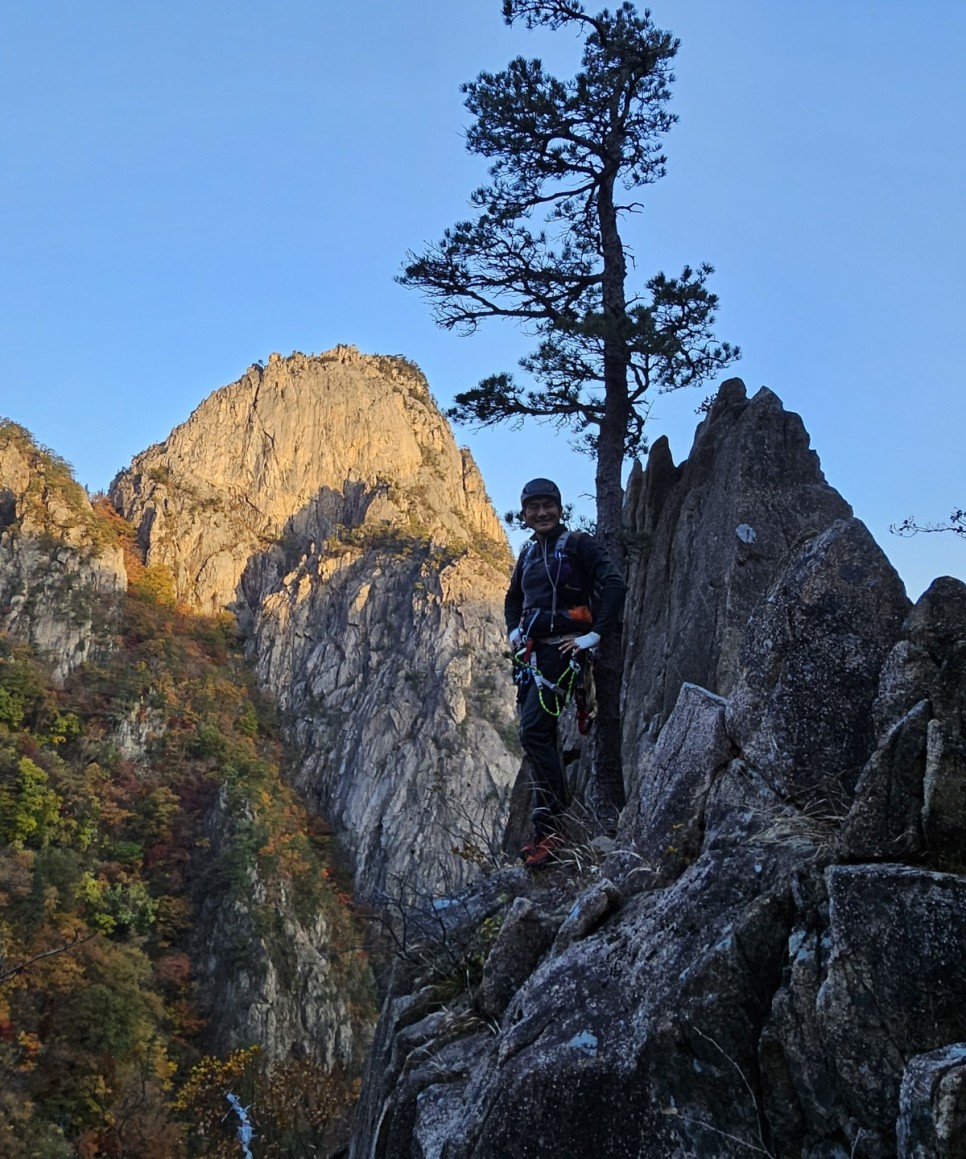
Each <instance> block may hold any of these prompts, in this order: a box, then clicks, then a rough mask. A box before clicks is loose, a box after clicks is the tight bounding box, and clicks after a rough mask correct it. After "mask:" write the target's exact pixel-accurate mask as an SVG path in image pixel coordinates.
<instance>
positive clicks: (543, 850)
mask: <svg viewBox="0 0 966 1159" xmlns="http://www.w3.org/2000/svg"><path fill="white" fill-rule="evenodd" d="M563 843H564V839H563V837H561V836H560V834H559V833H547V834H546V835H545V836H543V837H541V838H540V840H539V841H538V842H537V843H536V845H534V847H533V849H532V850H531V851H530V853H528V854H527V856H526V857H525V858H524V859H523V864H524V865H526V866H527V868H529V869H536V868H538V867H539V866H541V865H547V864H548V863H549V862H551V861H553V860H554V854H555V853H556V851H557V850H558V849H559V848H560V846H561V845H563Z"/></svg>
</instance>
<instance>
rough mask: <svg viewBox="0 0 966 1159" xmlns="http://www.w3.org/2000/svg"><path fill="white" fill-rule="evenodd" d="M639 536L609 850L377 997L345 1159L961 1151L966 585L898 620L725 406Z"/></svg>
mask: <svg viewBox="0 0 966 1159" xmlns="http://www.w3.org/2000/svg"><path fill="white" fill-rule="evenodd" d="M627 511H628V516H629V520H630V526H631V530H632V547H634V548H635V550H636V552H637V554H636V556H635V559H634V562H633V564H632V569H631V592H632V594H631V597H630V600H629V605H628V609H627V616H626V625H627V639H626V645H627V669H626V682H625V687H624V713H625V739H626V745H625V767H626V768H628V769H629V770H630V779H631V784H630V786H629V790H630V791H629V803H628V807H627V809H626V810H625V812H624V814H623V816H622V818H621V824H620V829H619V832H618V838H617V842H616V845H615V848H614V849H613V850H612V851H611V852H610V853H609V854H608V855H607V856H606V857H605V858H604V859H603V860H601V859H600V858H598V859H597V860H596V861H595V860H594V859H593V856H592V851H591V850H589V849H586V848H578V849H575V850H574V851H573V852H572V853H570V854H569V855H565V856H566V860H565V862H564V863H563V864H562V865H561V866H559V867H556V868H553V869H550V870H548V871H546V872H545V873H543V874H542V875H531V876H530V877H529V878H528V877H526V875H525V874H524V873H523V871H521V870H505V871H502V872H501V873H498V874H496V875H494V877H493V878H491V880H490V882H489V884H488V886H487V890H486V891H485V892H483V893H468V894H467V895H465V897H464V898H463V910H462V917H461V919H460V920H455V921H454V924H453V925H452V926H451V927H448V928H447V929H446V930H445V931H444V932H443V933H442V935H441V937H440V938H439V939H438V941H437V943H436V945H437V949H438V950H439V951H440V952H441V951H442V950H444V949H446V948H447V947H448V948H449V949H450V950H452V949H453V948H454V947H458V946H468V947H474V946H477V947H478V945H479V943H478V941H474V938H478V935H479V932H480V931H481V930H485V929H491V930H492V929H493V928H497V929H498V930H499V933H498V935H497V936H496V939H495V942H493V944H492V947H491V948H490V949H489V952H488V954H487V955H486V956H485V960H484V964H483V967H482V973H481V976H480V981H479V984H478V985H477V984H476V983H475V982H474V981H473V975H472V971H471V970H467V971H466V974H465V976H466V977H467V978H469V980H470V984H469V985H468V986H467V987H466V988H465V989H464V991H463V992H462V993H461V994H460V995H459V996H458V997H456V998H453V997H452V991H449V992H446V993H445V994H441V993H440V991H438V990H433V989H431V988H427V985H426V983H428V982H430V981H432V977H433V975H432V971H429V972H426V973H424V974H423V975H422V976H421V977H417V978H416V979H415V980H414V981H411V982H410V984H409V985H407V986H402V985H400V986H399V987H397V989H396V991H395V993H394V994H393V995H391V996H390V1000H389V1001H388V1003H387V1005H386V1008H385V1010H384V1014H383V1019H382V1023H381V1025H380V1028H379V1030H378V1032H377V1042H376V1047H375V1049H374V1052H373V1055H372V1057H371V1060H370V1071H369V1077H368V1079H367V1083H366V1087H365V1093H364V1098H363V1103H362V1113H361V1115H360V1122H359V1125H358V1128H357V1134H356V1138H355V1140H354V1142H353V1146H352V1151H351V1154H352V1155H353V1156H354V1157H355V1159H362V1157H363V1156H365V1157H366V1159H382V1157H390V1156H392V1157H395V1156H399V1157H402V1156H411V1155H437V1156H446V1159H497V1156H505V1155H509V1154H512V1155H520V1156H531V1155H532V1156H538V1155H539V1156H544V1155H547V1154H565V1155H594V1156H597V1157H600V1159H668V1157H669V1156H674V1157H676V1159H691V1157H695V1159H696V1157H707V1159H722V1157H725V1156H728V1157H730V1156H735V1157H738V1156H745V1155H748V1154H751V1153H759V1154H765V1155H770V1156H775V1157H778V1156H781V1157H786V1156H789V1157H790V1156H802V1157H804V1159H844V1157H846V1156H855V1157H856V1159H890V1157H892V1156H895V1155H899V1156H901V1157H902V1159H913V1157H915V1159H939V1157H940V1156H943V1157H948V1156H952V1155H956V1154H960V1153H961V1150H962V1140H961V1138H959V1136H958V1134H957V1126H958V1125H959V1124H961V1123H962V1122H963V1121H964V1118H963V1116H964V1107H966V1100H964V1097H963V1090H964V1089H966V1080H964V1074H966V1066H964V1061H963V1060H964V1044H966V1017H964V1013H963V1005H962V1001H961V996H962V994H963V993H966V953H963V948H964V947H966V886H964V882H966V878H964V877H963V868H964V866H966V828H964V817H966V765H964V761H963V754H964V752H966V744H964V732H963V729H964V722H966V671H964V656H966V586H964V585H963V584H961V583H960V582H959V581H957V580H952V579H942V580H937V581H936V584H934V585H933V588H931V589H930V591H929V592H927V593H926V594H925V595H924V596H923V597H922V599H921V600H920V601H919V603H918V604H917V605H916V606H915V607H914V608H911V609H910V605H909V602H908V600H907V599H906V597H905V594H904V592H903V590H902V586H901V584H900V583H899V581H898V578H897V577H896V575H895V572H894V570H893V569H892V568H891V566H890V565H889V563H888V561H887V560H886V559H885V557H884V555H883V554H882V552H881V551H880V549H879V548H878V547H877V546H876V544H875V543H874V542H873V541H872V539H871V537H870V536H869V534H868V532H867V530H866V529H865V528H864V527H863V526H862V525H861V524H860V523H858V522H857V521H855V520H854V519H852V518H851V512H850V510H849V508H848V506H847V505H846V504H845V503H844V501H843V500H842V499H841V498H840V497H839V496H838V495H837V494H836V493H835V492H834V491H832V490H831V489H830V488H829V487H828V486H827V485H826V484H825V482H824V480H823V479H822V476H821V472H820V471H819V468H818V462H817V459H816V458H815V456H814V454H813V453H812V452H811V451H810V450H809V449H808V438H807V435H806V434H805V432H804V429H803V428H802V426H801V423H800V421H799V420H798V419H797V418H796V417H795V416H791V415H788V414H786V413H785V412H784V411H783V410H782V408H781V405H780V403H779V402H778V400H777V399H776V398H775V396H774V395H772V394H770V392H760V393H759V394H758V395H756V396H755V398H754V399H752V400H750V401H749V400H747V399H746V398H745V395H744V389H743V387H741V385H740V384H738V383H736V382H732V383H730V384H726V386H725V388H723V390H722V392H721V393H720V395H719V398H718V401H717V402H716V403H715V406H714V408H713V409H712V411H711V413H710V415H709V416H708V418H706V419H705V421H704V423H702V425H701V427H700V428H699V430H698V433H697V436H696V440H695V446H694V450H693V451H692V455H691V457H690V458H689V459H688V460H687V461H686V462H685V463H684V464H682V465H681V466H680V467H675V466H674V464H673V463H672V462H671V459H670V455H669V453H668V451H667V448H666V444H662V443H658V444H656V445H655V448H654V450H653V452H652V454H651V458H650V460H649V462H648V466H647V470H646V472H644V473H643V475H638V476H637V477H636V478H635V479H634V480H633V481H632V487H631V490H630V494H629V498H628V505H627ZM500 898H502V899H503V900H502V902H501V901H500ZM487 899H489V900H488V902H487ZM501 920H502V925H501V924H500V923H501ZM477 953H478V951H477ZM470 957H471V955H470ZM897 1124H898V1126H897Z"/></svg>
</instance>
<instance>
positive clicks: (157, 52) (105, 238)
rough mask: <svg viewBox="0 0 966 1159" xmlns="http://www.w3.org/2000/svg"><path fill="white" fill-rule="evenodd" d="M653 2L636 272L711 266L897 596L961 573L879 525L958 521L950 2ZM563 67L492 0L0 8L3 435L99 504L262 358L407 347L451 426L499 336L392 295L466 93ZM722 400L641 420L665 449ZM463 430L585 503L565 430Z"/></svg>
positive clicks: (503, 347) (964, 187)
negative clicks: (148, 451)
mask: <svg viewBox="0 0 966 1159" xmlns="http://www.w3.org/2000/svg"><path fill="white" fill-rule="evenodd" d="M588 7H591V8H593V9H594V10H596V8H597V7H598V5H597V4H594V3H590V4H588ZM651 9H652V12H653V15H654V18H655V20H656V21H657V23H658V24H659V25H661V26H663V27H666V28H669V29H671V30H672V31H673V32H674V33H675V34H676V35H678V36H680V37H681V40H682V47H681V51H680V53H679V57H678V62H677V69H676V72H677V77H678V81H677V84H676V86H675V96H674V102H673V107H674V110H675V111H676V112H677V113H678V115H679V117H680V121H679V123H678V124H677V125H676V126H675V128H674V129H673V130H672V132H671V135H670V137H669V138H668V144H667V152H668V156H669V161H670V164H669V175H668V177H667V178H666V179H665V180H664V181H663V182H661V183H660V184H659V185H656V186H653V187H651V188H650V189H649V190H647V192H646V195H645V202H646V208H645V212H644V213H643V214H642V215H640V216H639V218H638V219H637V221H636V224H635V225H634V228H633V231H632V236H631V241H632V246H633V251H634V256H635V260H636V263H637V269H638V271H639V273H640V278H641V280H642V281H643V280H644V279H646V278H647V277H648V276H649V275H650V274H651V273H653V272H655V271H657V270H658V269H665V270H666V271H667V272H669V273H673V272H676V271H678V270H679V269H680V267H681V266H682V265H684V264H685V263H686V262H691V263H694V262H698V261H702V260H704V261H710V262H711V263H712V264H713V265H714V266H715V267H716V270H717V273H716V275H715V277H714V279H713V285H714V288H715V289H716V291H717V292H718V293H719V295H720V297H721V310H720V313H719V327H718V330H719V335H720V336H721V337H723V338H726V339H728V340H730V341H732V342H735V343H738V344H739V345H740V346H741V347H742V349H743V351H744V357H743V359H742V361H741V362H740V363H739V364H738V365H737V366H736V367H735V368H734V373H737V374H740V375H741V377H743V378H744V379H745V381H746V383H747V384H748V387H749V389H750V390H754V389H756V388H757V387H759V386H761V385H763V384H764V385H767V386H769V387H770V388H771V389H772V390H774V391H775V392H776V393H777V394H778V395H779V396H780V397H781V398H782V399H783V401H784V402H785V405H786V406H787V407H788V408H789V409H791V410H795V411H797V412H798V413H800V414H801V415H802V417H803V419H804V421H805V425H806V427H807V428H808V430H809V431H810V433H811V435H812V445H813V446H814V447H815V449H816V450H817V451H818V453H819V455H820V457H821V459H822V464H823V467H824V469H825V473H826V475H827V477H828V479H829V481H830V482H831V483H832V484H833V485H834V486H836V487H837V488H838V489H839V490H840V491H841V492H842V494H843V495H844V496H845V498H846V499H847V500H848V501H849V502H850V503H852V505H853V506H854V507H855V510H856V514H857V515H858V516H859V517H860V518H862V519H863V520H865V522H866V523H867V524H868V525H869V527H870V529H871V531H872V533H873V534H874V535H875V537H876V538H877V539H878V541H879V542H880V544H882V546H883V547H884V549H885V550H886V552H887V553H888V555H889V556H890V558H891V559H892V560H893V562H894V563H895V565H896V566H897V567H898V569H899V571H900V573H901V574H902V575H903V578H904V579H905V580H906V583H907V586H908V587H909V590H910V594H911V595H913V596H917V595H918V594H919V592H920V591H921V590H922V589H923V588H924V587H925V586H926V585H927V584H928V583H929V581H930V580H931V579H932V578H933V577H934V576H935V575H938V574H953V575H959V576H963V575H964V574H966V543H964V542H962V541H961V540H957V539H955V538H954V537H953V536H951V535H948V534H947V535H931V536H918V537H916V538H915V539H911V540H901V539H897V538H896V537H894V536H892V535H890V534H889V531H888V526H889V524H890V523H891V522H896V521H898V520H900V519H902V518H903V517H905V516H907V515H915V516H917V517H918V519H919V520H921V521H924V520H942V519H943V518H945V517H946V516H947V515H948V514H949V512H950V510H951V509H952V508H953V507H954V506H962V505H964V504H966V478H964V471H963V452H962V440H963V435H964V430H966V392H964V389H963V387H964V378H966V327H964V325H963V315H964V313H966V291H964V284H963V270H964V269H966V241H964V237H966V235H964V228H963V222H964V219H966V149H964V147H963V127H964V112H966V69H964V67H963V61H964V60H966V5H963V4H962V2H961V0H919V3H918V4H917V5H915V6H913V5H910V4H908V3H907V2H903V3H899V2H898V0H810V3H808V4H801V3H800V4H793V3H789V2H788V0H777V2H776V0H728V3H722V0H654V3H653V4H652V5H651ZM578 50H579V45H578V43H577V41H576V40H575V39H574V37H573V36H572V35H571V34H569V33H560V32H558V33H547V32H543V33H542V34H540V35H537V34H533V33H527V32H526V31H525V30H524V29H522V28H520V27H517V28H514V29H508V28H506V27H505V26H504V24H503V22H502V20H501V17H500V0H410V3H407V4H401V3H399V0H359V2H357V3H355V4H347V3H344V2H343V0H339V2H336V0H97V2H96V3H93V4H85V3H81V2H80V0H43V2H42V3H38V2H37V0H0V52H2V59H3V66H2V68H0V109H2V110H3V112H2V116H0V260H2V263H3V277H2V280H0V339H2V344H3V354H4V373H3V377H2V381H0V414H3V415H6V416H7V417H9V418H12V419H14V420H15V421H17V422H20V423H22V424H23V425H25V426H26V427H28V428H29V429H30V430H31V431H32V432H33V433H34V434H35V436H36V437H37V438H38V439H39V440H40V441H41V442H43V443H45V444H47V445H48V446H50V447H52V448H53V449H54V450H55V451H57V452H58V453H60V454H61V455H63V456H64V457H65V458H67V459H68V460H69V461H70V462H71V463H72V464H73V465H74V467H75V470H76V473H77V477H78V478H79V479H80V481H81V482H83V483H85V484H86V485H87V486H88V487H89V488H90V489H91V490H96V489H103V488H105V487H106V486H107V484H108V483H109V482H110V480H111V478H112V476H113V475H114V473H115V472H116V471H117V470H119V469H120V468H121V467H123V466H125V465H126V464H127V463H128V462H129V461H130V459H131V457H132V456H133V455H134V454H135V453H136V452H138V451H140V450H142V449H144V448H145V447H146V446H148V445H149V444H150V443H153V442H158V441H160V440H162V439H163V438H164V437H165V436H166V434H167V433H168V431H169V430H170V429H171V428H172V427H173V426H175V425H176V424H177V423H179V422H182V421H183V420H184V419H186V418H187V417H188V415H189V414H190V412H191V411H192V410H193V409H194V407H195V406H197V404H198V403H199V402H200V401H201V400H202V399H203V398H204V397H205V396H206V395H208V394H209V393H210V392H211V391H212V390H214V389H216V388H217V387H219V386H222V385H224V384H225V383H228V382H232V381H234V380H235V379H236V378H237V377H238V376H239V375H240V374H241V373H242V372H243V371H244V370H245V369H246V367H248V366H249V365H250V364H251V363H252V362H254V361H255V360H256V359H267V357H268V355H269V353H271V352H272V351H279V352H280V353H282V354H288V353H290V352H291V351H292V350H302V351H304V352H306V353H310V352H319V351H323V350H326V349H328V348H330V347H331V346H334V345H335V344H336V343H339V342H345V343H351V344H354V345H356V346H358V347H359V348H360V349H361V350H363V351H365V352H369V353H383V354H405V355H406V356H407V357H409V358H412V359H413V360H415V361H416V362H417V363H419V364H420V366H421V367H422V368H423V370H424V371H425V372H426V375H427V377H428V379H429V382H430V386H431V389H432V390H433V393H434V394H435V396H436V397H437V399H438V400H439V401H440V402H441V403H443V404H444V405H445V404H446V403H447V402H448V401H449V400H450V399H451V397H452V395H453V394H454V393H455V392H456V391H457V390H460V389H465V388H467V387H469V386H472V385H475V383H476V382H477V381H478V380H479V379H480V378H482V377H483V376H484V375H486V374H489V373H492V372H494V371H497V370H504V369H513V368H514V364H515V361H516V358H517V357H519V355H520V354H521V353H522V352H523V351H524V350H525V349H526V348H527V343H526V340H525V339H524V338H523V337H522V336H521V335H520V334H519V333H518V332H517V331H516V330H515V329H514V328H513V327H512V326H509V325H508V324H506V323H499V322H494V323H493V324H491V325H490V326H489V327H487V328H485V329H483V330H481V331H480V332H479V333H478V334H477V335H476V336H475V337H472V338H460V337H457V336H455V335H452V334H447V333H445V332H443V331H440V330H437V329H436V328H435V327H434V326H433V324H432V321H431V319H430V316H429V310H428V308H427V306H426V305H425V303H424V302H423V301H422V299H421V298H420V297H419V296H418V294H416V293H415V292H414V291H411V290H404V289H403V288H401V287H399V286H398V285H396V284H395V283H394V281H393V277H394V275H395V274H396V273H397V272H398V271H399V268H400V264H401V262H402V260H403V258H404V255H405V252H406V250H407V249H409V248H415V249H418V248H419V247H420V246H421V244H422V243H423V242H424V241H428V240H434V239H435V238H436V237H437V236H438V235H439V234H440V233H441V231H442V230H443V228H444V227H446V226H447V225H449V224H451V223H452V222H453V221H455V220H456V219H458V218H459V217H461V216H464V215H465V212H466V200H467V196H468V194H469V192H470V191H471V189H472V188H473V187H474V186H475V185H477V184H479V183H480V182H481V181H482V180H483V178H484V170H483V168H482V164H481V162H480V161H478V160H477V159H474V158H471V157H469V156H468V155H467V154H466V153H465V151H464V148H463V140H462V130H463V127H464V126H465V125H466V123H467V117H468V114H467V113H466V111H465V110H464V109H463V107H462V97H461V95H460V92H459V85H460V83H461V82H462V81H466V80H470V79H472V78H473V77H474V76H475V75H476V74H477V73H478V72H479V71H480V70H482V69H497V68H500V67H502V66H503V65H504V64H505V63H506V62H507V61H508V60H509V59H510V58H511V57H512V56H515V55H520V54H522V55H527V56H540V57H542V58H543V60H544V61H545V63H546V64H547V66H548V67H549V68H551V69H552V70H554V71H556V72H558V73H559V74H562V75H567V74H569V72H570V71H571V70H572V68H573V67H574V65H575V64H576V61H577V58H578ZM711 389H712V388H711V387H709V388H708V389H707V390H706V391H697V392H695V391H691V392H678V393H677V394H674V395H669V396H665V397H663V398H659V399H657V400H655V405H654V411H653V418H652V424H651V438H654V437H656V436H657V435H658V434H660V433H667V434H669V436H670V438H671V447H672V451H673V453H674V455H675V458H676V459H677V460H680V459H682V458H684V457H686V455H687V452H688V449H689V447H690V443H691V436H692V431H693V427H694V425H695V423H696V422H697V417H696V415H695V413H694V410H695V407H696V406H697V405H698V404H699V403H700V401H701V400H702V398H703V397H704V396H705V395H706V394H708V393H710V392H711ZM457 437H458V438H459V440H460V441H461V442H465V443H467V444H469V445H470V446H471V447H472V449H473V451H474V454H475V456H476V458H477V461H478V463H479V465H480V468H481V470H482V471H483V475H484V478H485V479H486V482H487V486H488V489H489V491H490V494H491V496H492V497H493V499H494V502H495V503H496V505H497V508H498V510H500V511H501V512H502V511H504V510H506V509H507V508H509V507H511V506H513V505H514V504H515V502H516V495H517V493H518V488H519V484H520V482H521V481H522V480H523V479H524V478H526V477H529V476H531V475H535V474H549V475H551V476H552V477H554V478H556V479H557V480H558V481H559V483H560V485H561V487H562V488H563V490H564V492H565V497H568V498H573V499H577V500H578V508H582V509H583V510H585V511H588V512H589V510H590V504H589V503H588V502H587V501H586V500H581V499H580V496H581V495H583V494H586V493H587V492H589V491H590V490H591V485H592V470H591V466H590V463H589V461H588V460H586V459H584V458H581V457H578V456H575V455H572V454H571V453H570V452H569V451H568V450H567V441H566V438H564V437H563V436H560V435H558V434H555V433H553V432H552V431H549V430H546V429H541V428H536V429H535V430H533V431H532V432H527V433H521V434H516V435H514V434H510V433H508V432H507V431H506V430H501V431H499V432H498V433H495V434H494V433H480V434H477V433H475V432H473V431H470V430H462V431H458V432H457Z"/></svg>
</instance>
